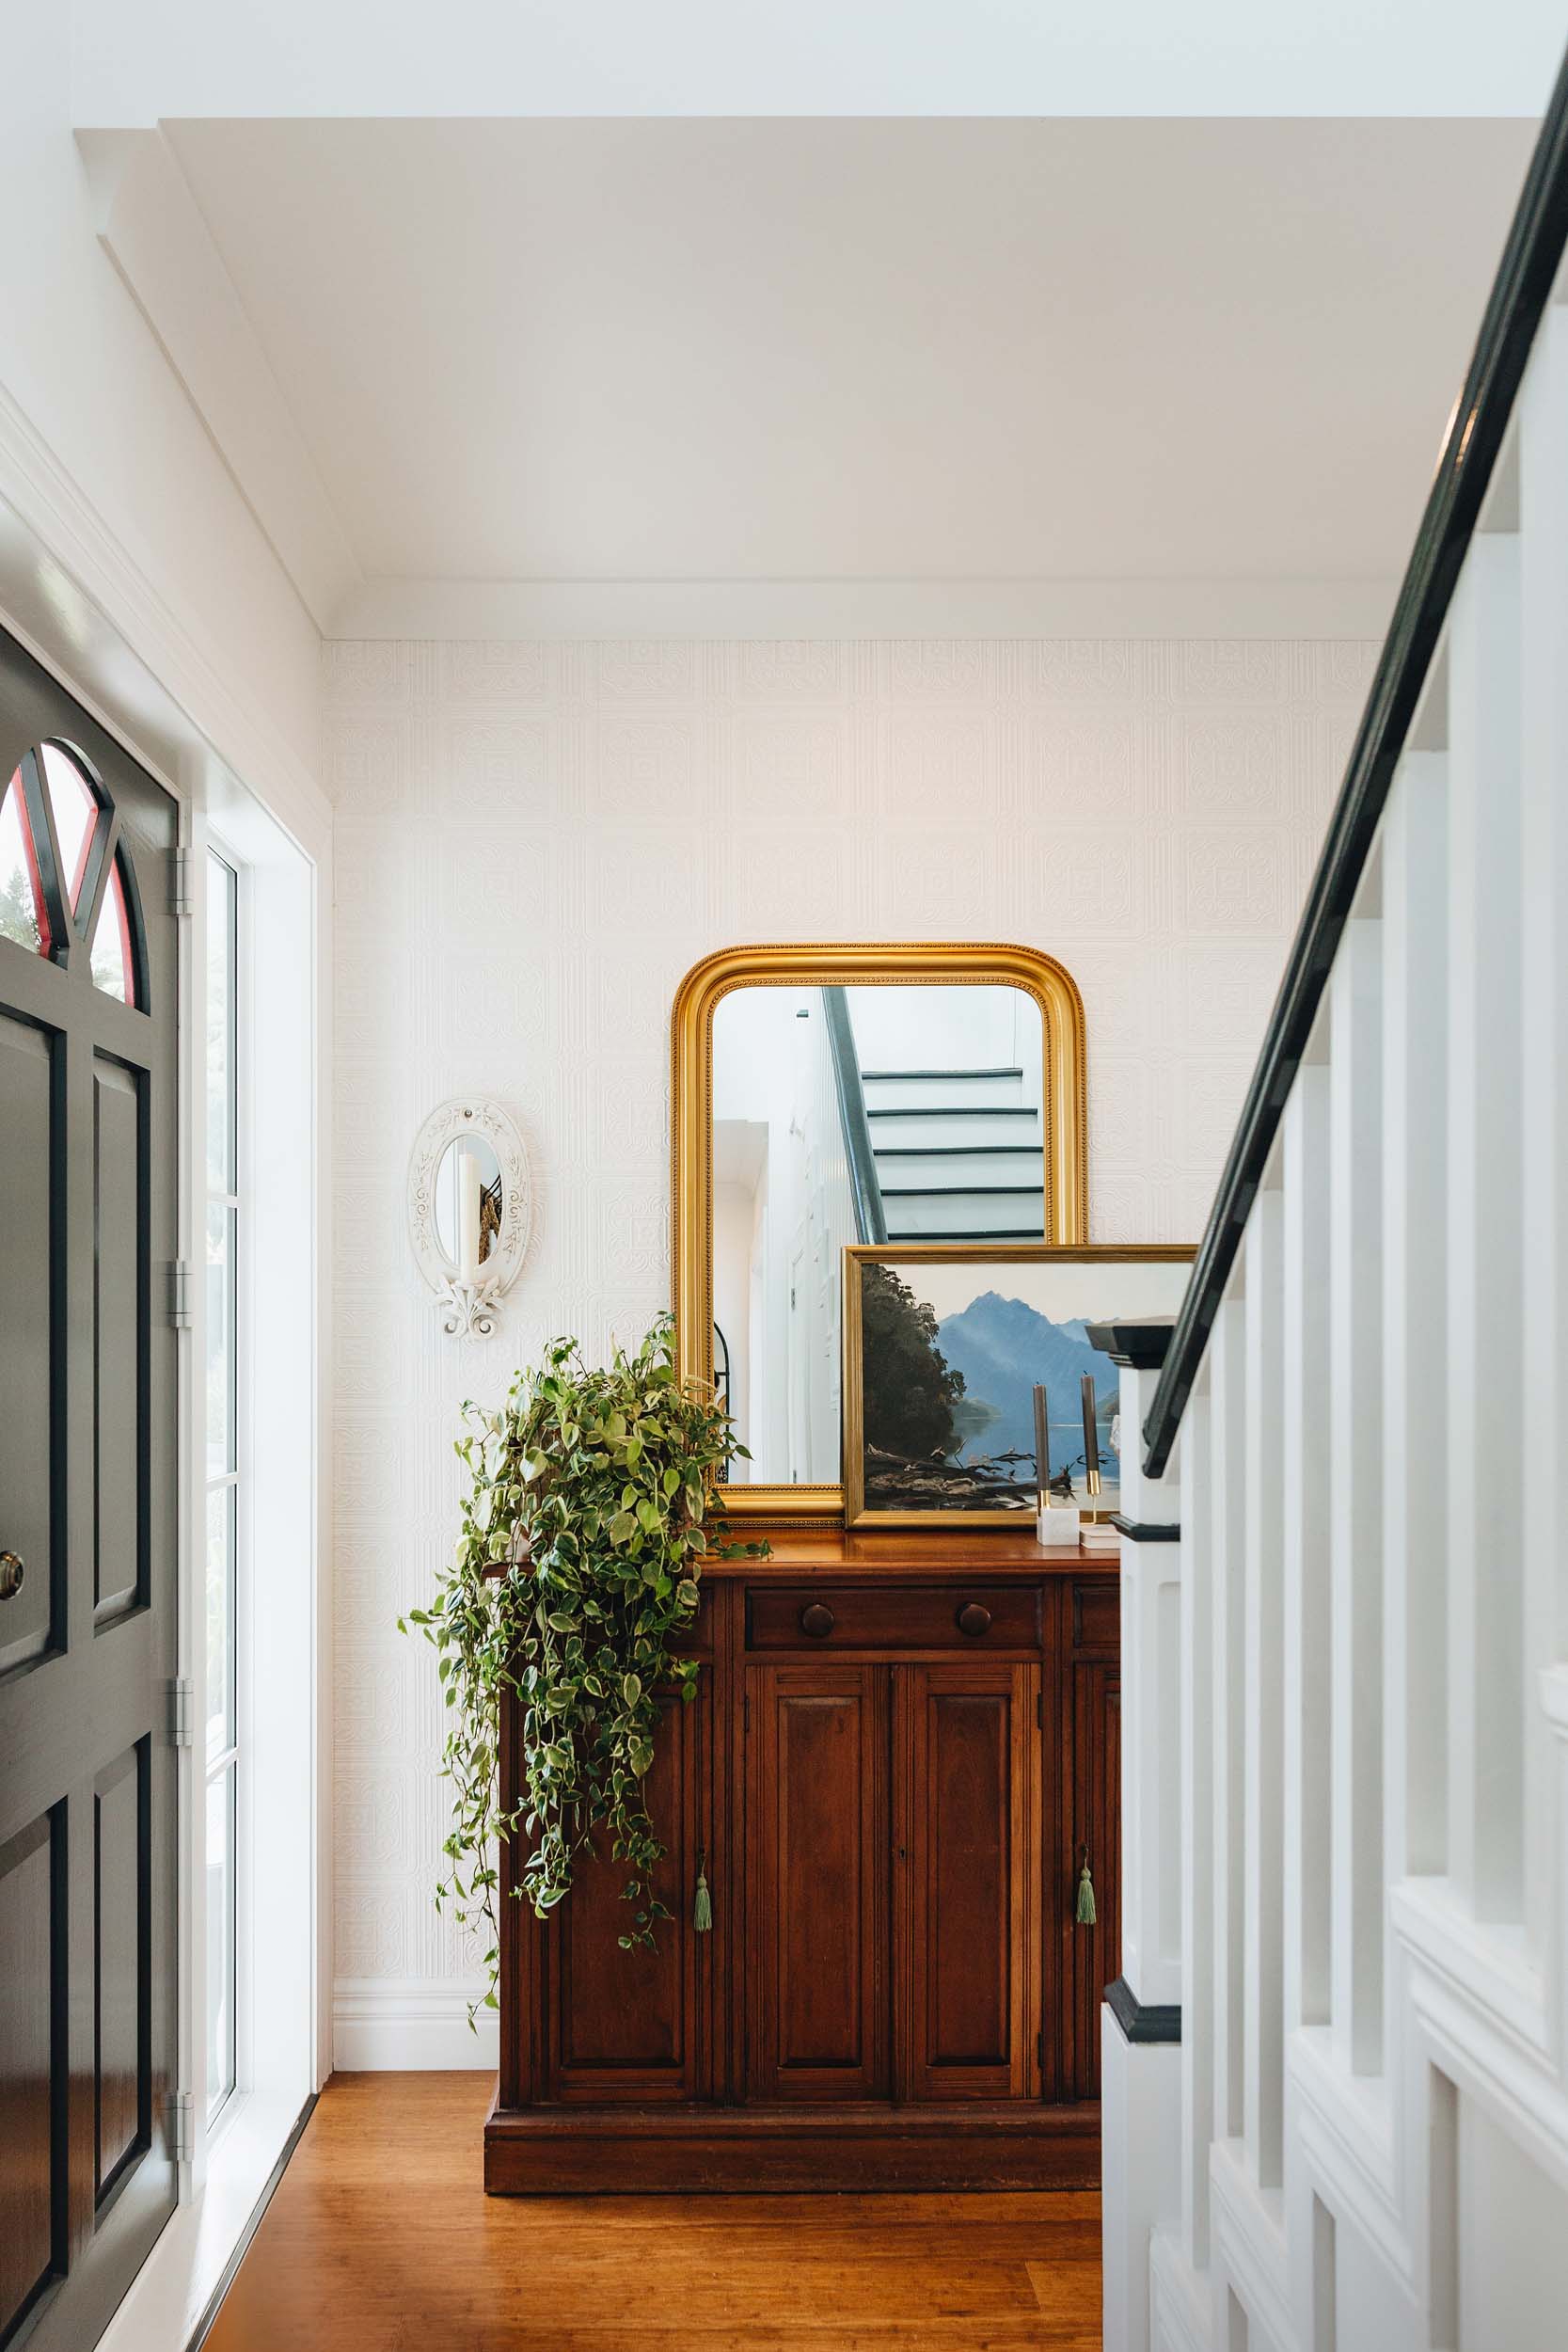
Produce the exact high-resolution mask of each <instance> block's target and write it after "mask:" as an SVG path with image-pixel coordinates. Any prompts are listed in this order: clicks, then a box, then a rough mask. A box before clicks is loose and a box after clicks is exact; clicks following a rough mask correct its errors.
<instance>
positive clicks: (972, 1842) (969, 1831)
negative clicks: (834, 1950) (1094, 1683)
mask: <svg viewBox="0 0 1568 2352" xmlns="http://www.w3.org/2000/svg"><path fill="white" fill-rule="evenodd" d="M898 1687H899V1698H900V1706H899V1736H898V1740H897V1748H898V1753H899V1756H900V1758H901V1770H900V1772H899V1774H898V1788H899V1799H900V1802H899V1822H898V1833H897V1836H898V1855H899V1862H900V1869H901V1883H902V1889H903V1899H902V1901H901V1903H900V1906H899V1914H900V1929H901V1931H900V1939H899V1940H900V1947H901V1948H900V1958H899V1966H898V1971H897V1974H898V1980H899V1983H900V1985H901V1986H902V1988H903V1989H904V1994H905V1998H904V2001H903V2003H902V2005H901V2006H902V2009H903V2016H902V2019H901V2031H900V2036H899V2040H900V2048H901V2056H902V2063H901V2066H900V2070H899V2071H900V2076H901V2088H902V2090H903V2091H904V2095H905V2096H907V2097H909V2098H911V2099H915V2100H929V2099H964V2098H974V2099H1007V2098H1028V2097H1037V2096H1038V2093H1039V2078H1038V2068H1037V2057H1036V2038H1037V2034H1038V2031H1039V1949H1038V1941H1037V1930H1038V1919H1039V1911H1040V1901H1039V1893H1040V1888H1039V1861H1038V1851H1039V1830H1038V1823H1039V1802H1038V1756H1039V1733H1038V1729H1037V1722H1036V1715H1037V1700H1038V1693H1039V1675H1038V1671H1037V1668H1035V1667H1033V1666H992V1665H980V1664H976V1665H973V1666H969V1665H964V1666H958V1665H953V1666H908V1667H902V1668H900V1669H899V1671H898Z"/></svg>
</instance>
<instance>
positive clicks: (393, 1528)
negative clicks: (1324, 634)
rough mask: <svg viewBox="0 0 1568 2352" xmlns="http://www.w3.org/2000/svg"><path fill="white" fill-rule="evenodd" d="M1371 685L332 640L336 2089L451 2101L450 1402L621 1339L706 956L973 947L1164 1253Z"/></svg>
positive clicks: (663, 1216)
mask: <svg viewBox="0 0 1568 2352" xmlns="http://www.w3.org/2000/svg"><path fill="white" fill-rule="evenodd" d="M1376 651H1377V648H1376V646H1375V645H1373V644H1359V643H1357V644H1346V643H1305V642H1294V641H1292V642H1286V643H1269V642H1257V641H1245V642H1236V643H1222V644H1214V643H1197V642H1172V643H1151V642H1147V641H1141V640H1140V641H1136V642H1132V641H1128V642H1123V641H1119V640H1114V641H1096V642H1089V643H1057V642H1051V643H1035V642H1025V643H1011V642H1008V643H989V642H979V641H974V640H967V639H966V640H961V641H955V642H951V643H946V642H930V641H921V642H917V643H907V644H903V643H843V642H839V641H831V642H821V643H808V644H777V643H734V644H715V643H706V642H685V641H675V642H657V643H652V644H610V643H581V644H556V643H548V644H546V643H518V644H512V643H507V644H391V643H382V642H375V643H364V644H334V645H332V646H330V647H329V648H328V650H327V656H326V661H327V724H328V733H329V746H330V756H331V760H332V774H333V789H334V792H335V795H336V800H337V812H338V818H337V824H338V829H337V856H336V872H337V893H338V896H337V925H336V936H337V949H336V984H335V1003H336V1025H337V1027H336V1063H335V1067H336V1073H337V1074H336V1120H337V1136H338V1161H337V1198H336V1203H335V1210H336V1232H337V1236H338V1240H337V1264H336V1276H335V1289H336V1301H335V1312H336V1338H335V1356H336V1364H337V1371H336V1404H337V1441H336V1466H335V1467H336V1485H335V1492H336V1513H337V1520H336V1575H337V1600H336V1725H337V1729H336V1806H337V1819H336V1856H337V1917H336V1944H337V1950H336V1969H337V1977H338V1984H339V2056H340V2062H356V2063H361V2064H363V2063H382V2064H399V2063H403V2064H419V2063H426V2064H430V2063H437V2064H439V2063H464V2062H467V2063H476V2062H479V2059H480V2058H481V2057H483V2055H484V2054H485V2051H486V2050H487V2049H488V2048H489V2046H490V2045H489V2044H488V2043H487V2044H485V2045H483V2047H482V2048H481V2049H480V2050H479V2051H477V2052H476V2051H475V2045H473V2044H472V2043H471V2042H469V2041H468V2038H467V2032H466V2029H463V2028H462V2026H461V2017H462V1997H463V1995H464V1994H466V1993H467V1990H468V1988H469V1987H470V1986H471V1984H472V1982H473V1979H474V1974H475V1971H474V1955H473V1954H472V1953H471V1952H467V1951H465V1950H463V1949H462V1948H460V1947H459V1943H458V1940H457V1939H456V1938H455V1937H454V1935H453V1934H452V1933H451V1931H449V1930H448V1929H447V1928H446V1927H445V1926H444V1924H443V1923H442V1922H441V1921H440V1920H439V1919H438V1918H437V1916H436V1913H435V1911H434V1909H433V1908H432V1904H431V1899H430V1886H431V1883H432V1880H433V1877H434V1875H435V1871H436V1857H437V1855H438V1852H439V1848H440V1842H441V1838H442V1836H443V1835H444V1824H445V1809H446V1796H445V1785H444V1783H442V1782H441V1781H440V1780H439V1779H438V1778H437V1777H436V1760H437V1756H438V1753H439V1746H440V1739H441V1715H442V1712H443V1710H442V1708H441V1707H440V1705H439V1703H438V1700H437V1695H436V1677H435V1673H434V1661H433V1654H432V1653H431V1652H430V1651H428V1650H427V1649H424V1648H423V1647H422V1645H421V1646H415V1645H412V1644H410V1643H408V1642H406V1641H404V1640H403V1639H402V1638H401V1637H400V1636H399V1634H398V1633H397V1631H396V1630H395V1627H394V1619H395V1618H396V1616H397V1613H398V1612H399V1611H400V1610H402V1609H404V1608H406V1607H407V1606H408V1605H409V1604H410V1603H412V1602H414V1601H416V1600H417V1599H418V1598H420V1597H422V1596H423V1595H424V1594H425V1592H426V1590H427V1588H428V1583H429V1579H430V1574H431V1569H432V1565H433V1564H434V1563H435V1562H436V1560H438V1559H440V1558H441V1557H443V1556H444V1555H445V1553H446V1551H447V1549H448V1548H449V1546H450V1544H451V1539H452V1533H453V1524H454V1522H453V1502H454V1497H455V1495H456V1493H457V1488H458V1481H457V1470H456V1465H455V1463H454V1462H453V1460H452V1456H451V1437H452V1435H453V1434H454V1432H455V1430H456V1426H457V1413H458V1406H459V1404H460V1401H461V1400H462V1399H463V1398H464V1397H466V1396H476V1397H480V1398H495V1397H498V1396H499V1394H500V1393H501V1391H503V1389H504V1386H505V1382H506V1378H507V1375H508V1374H509V1372H510V1371H511V1369H512V1367H513V1366H514V1365H515V1363H516V1362H518V1361H520V1360H523V1359H527V1358H529V1357H530V1356H531V1355H532V1354H533V1352H534V1351H536V1350H537V1349H538V1348H539V1346H540V1344H541V1343H542V1342H543V1341H545V1340H546V1339H547V1338H548V1337H550V1335H551V1334H553V1333H555V1332H559V1331H571V1332H575V1333H576V1334H577V1335H578V1337H579V1338H580V1339H581V1341H582V1342H583V1344H584V1346H585V1347H586V1348H587V1349H589V1350H590V1351H593V1352H595V1353H596V1352H597V1351H599V1350H602V1349H603V1348H604V1347H605V1346H606V1345H607V1343H608V1342H609V1340H610V1335H611V1334H616V1335H619V1336H620V1337H622V1338H626V1339H630V1338H633V1337H634V1336H636V1335H637V1334H639V1333H640V1332H641V1330H642V1328H643V1327H644V1326H645V1324H646V1323H647V1321H648V1319H649V1318H650V1316H651V1315H652V1314H653V1313H654V1312H655V1311H656V1310H657V1308H658V1307H659V1306H660V1305H662V1304H663V1303H664V1300H665V1297H666V1289H667V1248H666V1228H667V1220H668V1172H667V1166H666V1152H667V1127H666V1110H667V1093H668V1073H667V1067H666V1065H667V1043H666V1022H667V1016H668V1011H669V1006H670V1000H671V996H672V994H673V990H674V987H675V984H676V982H677V981H678V979H679V978H680V977H681V975H682V973H683V972H685V971H686V970H687V968H688V967H689V965H690V964H691V963H693V962H694V961H696V960H697V958H698V957H700V956H702V955H705V953H707V952H708V951H709V950H710V949H712V948H715V947H719V946H724V945H726V944H729V943H731V942H734V941H736V940H743V939H789V938H814V937H820V938H835V937H842V938H865V939H893V938H945V939H960V938H975V939H1015V940H1021V941H1026V942H1028V943H1029V944H1031V945H1033V946H1039V947H1043V948H1047V949H1049V950H1050V952H1051V953H1052V954H1053V955H1055V956H1057V957H1059V958H1060V959H1061V960H1062V961H1064V962H1065V963H1066V964H1067V965H1068V967H1069V970H1070V971H1071V972H1072V973H1073V975H1074V977H1076V979H1077V981H1078V984H1079V986H1080V988H1081V989H1082V991H1083V994H1084V1001H1085V1009H1086V1013H1087V1022H1088V1044H1089V1131H1090V1163H1089V1176H1090V1216H1091V1227H1092V1232H1093V1234H1094V1236H1095V1238H1096V1239H1103V1240H1130V1241H1132V1240H1135V1241H1168V1240H1181V1241H1184V1240H1196V1238H1197V1237H1198V1234H1199V1232H1200V1231H1201V1229H1202V1225H1203V1222H1204V1218H1205V1215H1206V1212H1207V1208H1208V1203H1209V1199H1210V1195H1211V1192H1212V1186H1213V1183H1214V1180H1215V1177H1216V1175H1217V1173H1218V1169H1219V1165H1220V1161H1221V1158H1222V1155H1223V1152H1224V1150H1225V1146H1226V1143H1227V1139H1228V1135H1229V1130H1230V1126H1231V1123H1232V1121H1233V1120H1234V1118H1235V1115H1236V1112H1237V1109H1238V1107H1239V1104H1240V1101H1241V1096H1242V1091H1243V1087H1244V1084H1245V1081H1246V1078H1247V1075H1248V1073H1249V1070H1250V1067H1251V1062H1252V1058H1253V1056H1254V1054H1255V1052H1256V1049H1257V1045H1258V1041H1259V1036H1260V1034H1261V1030H1262V1026H1263V1023H1264V1020H1265V1017H1266V1015H1267V1012H1268V1009H1269V1005H1270V1002H1271V999H1272V996H1273V993H1274V990H1275V983H1276V981H1277V978H1278V975H1279V970H1280V966H1281V963H1282V961H1283V958H1284V952H1285V948H1286V946H1287V945H1288V942H1289V939H1290V935H1291V930H1292V928H1293V925H1294V922H1295V919H1296V915H1297V913H1298V911H1299V908H1300V905H1301V901H1302V898H1303V894H1304V891H1305V889H1306V885H1307V879H1308V876H1309V874H1310V871H1311V867H1312V863H1313V859H1314V857H1315V855H1316V851H1317V849H1318V845H1319V840H1320V837H1321V834H1322V831H1323V823H1324V820H1325V818H1326V816H1327V813H1328V809H1329V807H1330V805H1331V803H1332V799H1333V794H1334V791H1335V788H1336V786H1337V784H1338V777H1339V772H1340V770H1341V767H1342V764H1343V760H1344V756H1345V754H1346V751H1347V749H1348V747H1349V743H1350V740H1351V737H1352V735H1353V733H1354V725H1355V722H1356V720H1357V718H1358V716H1359V712H1360V707H1361V703H1362V701H1363V699H1364V696H1365V693H1366V690H1367V686H1368V683H1369V680H1370V673H1371V667H1372V663H1373V660H1374V659H1375V656H1376ZM470 1087H472V1088H483V1089H487V1090H490V1091H492V1092H494V1093H495V1094H496V1095H498V1096H499V1097H500V1098H501V1099H502V1100H503V1101H505V1102H506V1103H507V1104H509V1105H510V1106H511V1108H512V1109H513V1111H514V1112H515V1116H516V1118H517V1120H518V1121H519V1124H520V1125H521V1128H522V1130H523V1134H524V1136H525V1138H526V1141H527V1144H528V1149H529V1152H530V1154H531V1160H532V1165H533V1171H534V1178H535V1184H536V1199H535V1205H534V1232H533V1239H532V1243H531V1248H530V1253H529V1258H528V1261H527V1263H526V1264H525V1267H524V1270H523V1273H522V1276H521V1278H520V1279H519V1281H518V1284H517V1286H516V1288H515V1290H514V1291H513V1292H512V1294H511V1295H510V1297H509V1298H508V1299H507V1301H506V1302H505V1306H504V1309H503V1316H502V1322H501V1326H500V1328H499V1333H498V1335H497V1337H496V1338H495V1339H493V1340H491V1341H488V1342H481V1341H475V1342H471V1343H459V1342H454V1341H451V1340H448V1339H444V1338H442V1337H441V1336H440V1335H439V1333H438V1332H437V1330H436V1323H435V1319H434V1314H433V1311H432V1306H431V1301H430V1298H429V1295H428V1294H421V1291H420V1285H419V1282H418V1279H417V1277H416V1274H415V1270H414V1266H413V1263H412V1261H411V1259H410V1255H409V1251H408V1248H407V1244H406V1241H405V1238H404V1190H403V1173H404V1167H405V1165H406V1161H407V1156H408V1152H409V1148H410V1145H411V1143H412V1141H413V1138H414V1136H415V1133H416V1131H417V1129H418V1127H419V1125H420V1120H422V1119H423V1118H424V1117H425V1115H426V1113H427V1112H428V1111H429V1110H430V1109H431V1108H432V1107H433V1105H434V1104H436V1103H437V1102H438V1101H440V1100H441V1099H442V1098H443V1097H444V1096H447V1095H450V1094H455V1093H459V1092H461V1091H462V1090H463V1089H466V1088H470Z"/></svg>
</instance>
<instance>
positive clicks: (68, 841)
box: [0, 739, 146, 1006]
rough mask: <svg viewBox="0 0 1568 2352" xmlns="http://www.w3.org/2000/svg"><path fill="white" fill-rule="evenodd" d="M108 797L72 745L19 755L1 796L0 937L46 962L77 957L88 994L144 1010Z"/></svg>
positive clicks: (134, 929) (128, 879) (137, 912)
mask: <svg viewBox="0 0 1568 2352" xmlns="http://www.w3.org/2000/svg"><path fill="white" fill-rule="evenodd" d="M0 939H9V940H13V941H14V942H15V943H16V945H17V946H19V947H25V948H27V949H29V950H30V951H31V953H32V954H34V955H38V956H45V957H47V958H48V959H49V961H51V962H54V963H59V964H70V963H71V960H72V958H73V956H74V957H79V958H80V959H81V961H84V962H85V963H86V964H87V969H88V971H89V972H90V974H91V977H92V984H93V986H94V988H98V989H102V990H103V993H104V995H106V996H114V997H118V998H119V1002H120V1003H121V1004H122V1005H140V1006H145V1004H146V990H145V982H144V979H143V977H142V976H143V975H144V974H145V971H146V958H145V955H144V952H143V946H142V925H141V907H140V902H139V900H138V898H137V897H136V884H135V873H134V872H133V870H132V868H131V866H130V865H129V863H128V862H127V859H126V856H125V852H124V850H123V849H122V848H121V847H120V846H119V818H118V817H117V816H116V814H115V805H114V800H113V797H112V795H111V794H110V793H109V791H108V790H107V788H106V787H105V786H104V784H103V779H102V778H101V777H100V775H99V774H98V772H97V771H96V769H95V768H94V767H93V765H92V762H91V761H90V760H89V759H87V756H86V755H85V754H83V753H82V752H79V751H78V750H77V749H76V748H75V746H74V745H73V744H70V743H63V742H58V741H55V740H53V739H52V740H50V741H47V742H43V743H40V744H37V745H36V746H34V747H32V748H31V749H29V750H27V751H25V752H24V754H23V755H22V757H21V759H20V760H19V761H18V762H17V764H16V767H15V769H14V770H13V771H12V773H11V775H10V777H9V779H8V783H7V785H6V788H5V792H4V796H3V797H0Z"/></svg>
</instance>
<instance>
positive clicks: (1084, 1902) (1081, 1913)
mask: <svg viewBox="0 0 1568 2352" xmlns="http://www.w3.org/2000/svg"><path fill="white" fill-rule="evenodd" d="M1075 1916H1076V1918H1077V1921H1078V1924H1079V1926H1080V1927H1081V1928H1092V1927H1093V1926H1095V1924H1096V1922H1097V1919H1098V1914H1097V1913H1096V1911H1095V1907H1094V1881H1093V1879H1091V1878H1090V1876H1089V1857H1088V1855H1087V1854H1085V1856H1084V1867H1083V1869H1082V1870H1081V1871H1080V1872H1079V1874H1078V1909H1077V1912H1076V1915H1075Z"/></svg>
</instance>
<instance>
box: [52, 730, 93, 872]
mask: <svg viewBox="0 0 1568 2352" xmlns="http://www.w3.org/2000/svg"><path fill="white" fill-rule="evenodd" d="M42 752H43V781H44V785H45V787H46V788H47V790H48V793H49V806H50V809H51V811H52V812H53V815H54V818H55V840H56V841H57V842H58V843H59V845H60V873H61V877H62V879H63V880H64V882H65V883H66V885H67V887H68V889H69V891H70V893H71V909H72V912H74V911H75V909H76V908H77V907H78V906H79V905H80V903H81V898H82V882H83V878H84V876H85V875H86V873H87V851H88V850H90V849H91V847H92V835H93V828H94V827H95V826H96V824H97V823H98V803H97V800H96V799H95V798H94V796H93V791H92V787H91V786H90V785H89V784H88V782H87V778H86V776H85V775H84V774H83V773H82V771H81V770H80V768H78V767H77V765H76V762H75V761H74V760H73V759H72V758H71V754H70V753H69V752H68V751H65V750H63V749H62V747H61V746H60V745H59V744H58V743H45V744H44V745H43V747H42Z"/></svg>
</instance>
